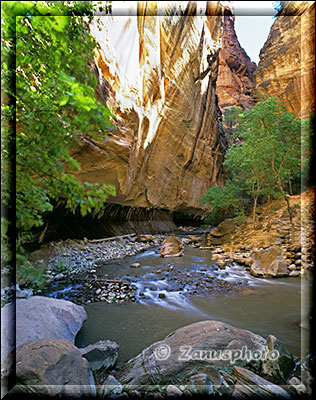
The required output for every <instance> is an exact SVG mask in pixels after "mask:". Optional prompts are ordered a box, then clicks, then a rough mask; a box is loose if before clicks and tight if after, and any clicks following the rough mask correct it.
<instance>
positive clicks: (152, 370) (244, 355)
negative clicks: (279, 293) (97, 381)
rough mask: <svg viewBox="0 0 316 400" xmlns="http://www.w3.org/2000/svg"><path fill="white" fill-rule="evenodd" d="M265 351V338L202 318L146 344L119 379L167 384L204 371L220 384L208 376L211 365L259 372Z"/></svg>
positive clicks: (136, 383)
mask: <svg viewBox="0 0 316 400" xmlns="http://www.w3.org/2000/svg"><path fill="white" fill-rule="evenodd" d="M266 352H267V347H266V340H265V339H264V338H263V337H261V336H259V335H257V334H255V333H252V332H250V331H247V330H244V329H239V328H235V327H233V326H230V325H228V324H226V323H223V322H220V321H211V320H208V321H201V322H197V323H194V324H191V325H188V326H185V327H183V328H180V329H178V330H176V331H175V332H173V333H172V334H170V335H169V336H167V337H166V338H165V339H164V340H161V341H159V342H156V343H154V344H152V345H151V346H149V347H147V348H146V349H145V350H143V352H142V353H141V354H139V355H138V356H136V357H134V358H133V359H131V360H129V361H128V362H127V363H125V364H124V365H123V366H122V369H121V370H120V371H117V373H116V378H117V379H119V381H120V382H121V383H122V384H126V385H137V386H138V385H166V384H170V383H172V384H183V383H185V382H187V381H188V379H189V378H190V376H192V374H198V373H205V374H207V375H208V377H209V379H210V381H211V382H212V384H218V382H214V379H213V376H210V375H209V371H210V366H213V367H215V368H217V369H218V370H221V369H223V370H227V368H228V369H231V367H232V366H233V365H238V366H241V367H244V368H247V369H250V370H252V371H254V372H256V373H258V374H260V373H261V358H263V357H264V356H265V355H266ZM261 356H262V357H261ZM281 368H282V367H281Z"/></svg>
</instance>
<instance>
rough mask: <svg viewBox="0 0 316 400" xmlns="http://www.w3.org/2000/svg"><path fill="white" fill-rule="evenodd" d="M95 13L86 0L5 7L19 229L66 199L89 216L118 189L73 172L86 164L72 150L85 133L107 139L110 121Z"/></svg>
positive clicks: (8, 186)
mask: <svg viewBox="0 0 316 400" xmlns="http://www.w3.org/2000/svg"><path fill="white" fill-rule="evenodd" d="M94 3H96V2H94ZM103 3H104V2H103ZM106 3H109V2H106ZM106 7H107V9H106V11H109V4H106ZM92 11H93V2H88V1H74V2H67V1H47V2H45V1H21V2H18V1H10V2H9V1H8V2H4V4H3V5H2V20H1V24H2V55H3V63H2V84H3V96H2V117H3V129H2V148H1V151H2V168H3V170H4V171H6V173H5V174H2V179H3V180H2V190H3V192H2V201H3V202H4V203H5V204H7V205H8V206H9V207H10V204H9V203H10V200H9V199H10V194H12V191H14V189H15V195H16V227H17V231H18V232H19V233H20V234H21V233H23V232H27V231H29V230H30V229H32V228H33V227H36V226H40V225H41V224H43V218H42V216H43V214H44V213H45V212H49V211H51V210H52V208H53V205H52V202H53V201H54V200H57V199H58V198H60V197H64V198H66V199H67V203H66V207H67V208H69V209H70V210H71V211H72V212H74V211H75V210H77V209H79V210H80V212H81V214H82V215H85V214H87V213H89V212H91V211H92V209H100V208H101V207H102V205H103V204H104V202H105V201H106V199H107V197H108V195H109V194H112V195H113V194H115V190H114V188H113V187H112V186H110V185H103V186H99V185H98V184H91V183H88V182H83V183H82V182H79V181H78V180H77V179H76V177H75V175H74V174H73V173H72V171H76V170H77V171H78V170H80V165H79V163H78V162H77V161H76V160H75V159H74V158H73V157H72V156H71V153H70V150H71V148H72V147H73V146H74V145H76V143H78V142H79V141H80V139H81V138H82V136H85V137H90V138H100V137H105V136H106V131H107V129H111V127H112V125H111V123H110V117H113V116H112V114H111V113H110V111H109V110H108V108H107V107H105V105H104V104H102V103H101V102H100V101H99V100H98V99H97V97H96V92H95V88H96V85H97V80H96V78H95V76H94V74H93V73H92V71H91V69H92V68H91V67H89V62H90V64H91V61H92V59H93V54H94V53H93V52H94V49H95V48H96V46H97V43H96V41H95V40H94V38H93V37H92V35H91V34H90V32H89V25H88V24H89V21H90V20H91V18H92ZM12 67H15V68H12ZM13 128H16V129H15V135H14V134H13ZM12 150H13V151H14V153H15V156H16V157H15V160H14V161H15V167H14V166H13V162H12ZM14 168H15V169H16V170H15V172H16V185H15V188H14V184H13V183H12V180H10V179H11V176H12V172H14V171H12V169H14Z"/></svg>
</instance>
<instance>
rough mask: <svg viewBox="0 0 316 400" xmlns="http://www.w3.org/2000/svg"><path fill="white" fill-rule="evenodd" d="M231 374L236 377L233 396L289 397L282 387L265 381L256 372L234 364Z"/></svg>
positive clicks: (243, 397) (242, 397) (251, 397)
mask: <svg viewBox="0 0 316 400" xmlns="http://www.w3.org/2000/svg"><path fill="white" fill-rule="evenodd" d="M233 375H234V378H235V379H236V382H235V389H234V392H233V397H235V398H241V399H245V398H246V399H253V398H255V399H257V398H260V399H265V398H267V399H276V398H277V399H291V396H290V395H289V393H288V392H287V391H285V390H284V389H283V388H282V387H280V386H278V385H275V384H273V383H271V382H270V381H267V380H266V379H264V378H262V377H260V376H258V375H257V374H255V373H253V372H251V371H249V370H247V369H244V368H241V367H237V366H234V367H233Z"/></svg>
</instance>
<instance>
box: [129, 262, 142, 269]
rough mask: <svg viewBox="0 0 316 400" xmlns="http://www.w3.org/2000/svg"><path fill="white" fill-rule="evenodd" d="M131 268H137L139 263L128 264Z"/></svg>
mask: <svg viewBox="0 0 316 400" xmlns="http://www.w3.org/2000/svg"><path fill="white" fill-rule="evenodd" d="M130 267H131V268H139V267H140V263H133V264H131V265H130Z"/></svg>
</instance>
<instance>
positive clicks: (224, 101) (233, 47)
mask: <svg viewBox="0 0 316 400" xmlns="http://www.w3.org/2000/svg"><path fill="white" fill-rule="evenodd" d="M233 12H234V11H233V9H232V6H231V5H227V6H225V9H224V23H223V34H222V48H221V50H220V52H219V70H218V77H217V83H216V91H217V94H218V99H219V106H220V109H221V111H222V113H223V115H224V128H225V132H226V137H227V140H228V142H229V144H232V142H233V139H232V137H233V126H232V121H231V120H230V119H229V118H227V115H226V116H225V112H226V110H227V109H229V108H230V107H241V108H250V107H252V105H253V104H254V97H253V89H254V73H255V71H256V67H257V66H256V64H255V63H254V62H252V61H251V59H250V57H249V56H248V55H247V53H246V52H245V50H244V49H243V48H242V47H241V45H240V43H239V41H238V38H237V34H236V31H235V16H234V15H233Z"/></svg>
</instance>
